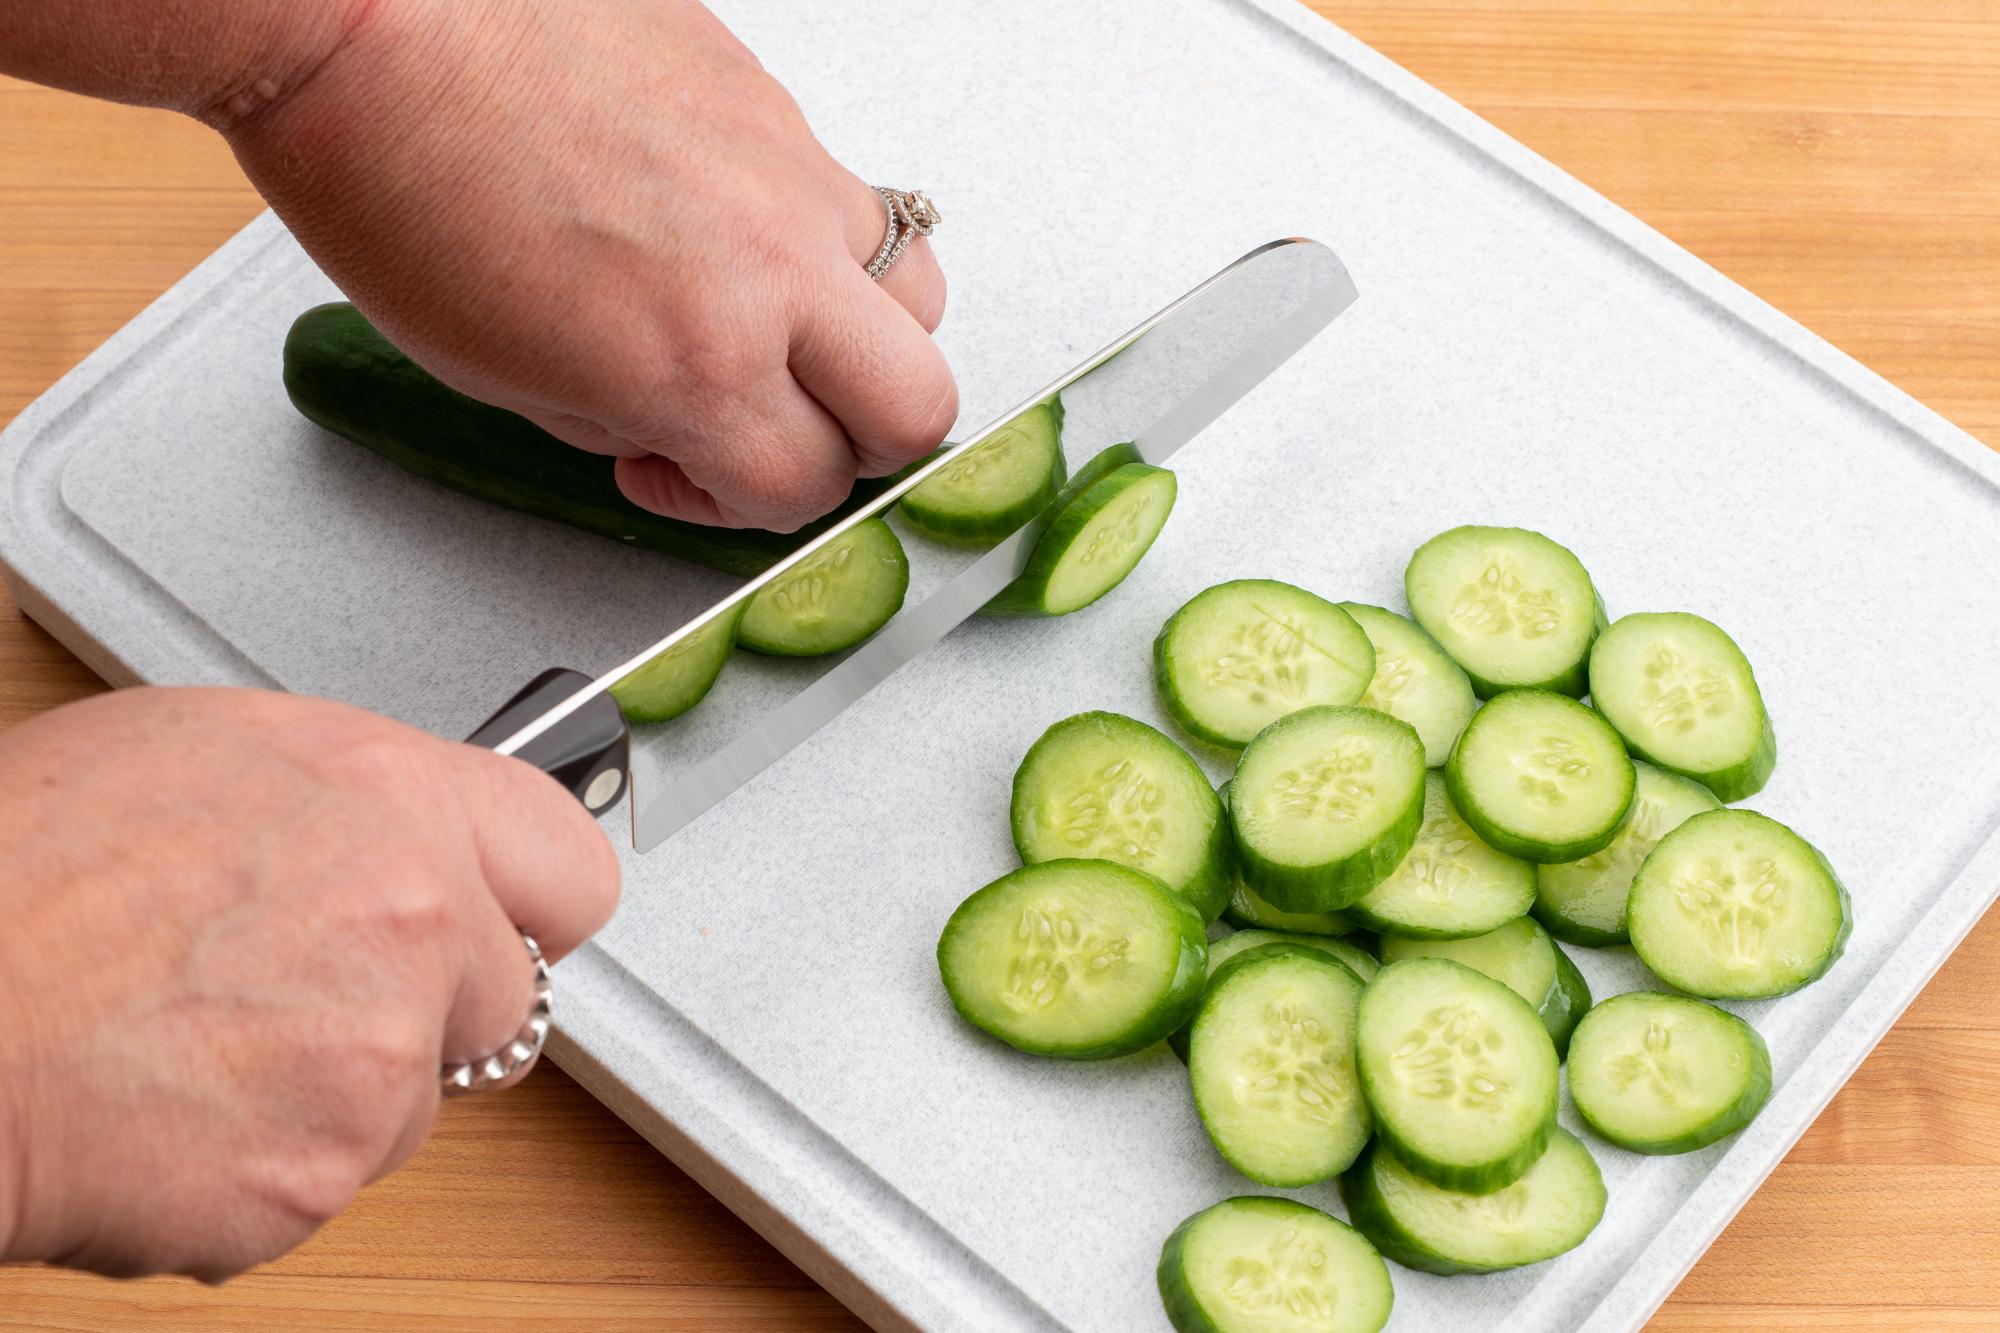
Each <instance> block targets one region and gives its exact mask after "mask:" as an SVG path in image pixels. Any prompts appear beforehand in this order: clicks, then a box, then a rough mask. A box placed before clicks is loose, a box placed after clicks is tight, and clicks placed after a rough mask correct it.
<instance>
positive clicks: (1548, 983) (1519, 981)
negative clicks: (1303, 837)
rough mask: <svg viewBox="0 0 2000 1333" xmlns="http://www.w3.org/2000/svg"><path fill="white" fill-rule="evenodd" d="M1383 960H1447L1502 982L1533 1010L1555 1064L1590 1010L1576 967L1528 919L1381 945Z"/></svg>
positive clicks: (1385, 940) (1386, 941)
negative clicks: (1453, 936) (1470, 933)
mask: <svg viewBox="0 0 2000 1333" xmlns="http://www.w3.org/2000/svg"><path fill="white" fill-rule="evenodd" d="M1381 947H1382V961H1383V962H1384V963H1399V962H1401V961H1403V960H1404V959H1405V958H1449V959H1450V960H1451V961H1453V962H1455V963H1463V964H1464V965H1465V966H1467V967H1469V968H1472V969H1473V970H1474V971H1476V972H1483V973H1485V974H1486V975H1487V976H1489V977H1492V978H1493V979H1494V980H1495V981H1498V982H1501V983H1503V984H1504V985H1506V986H1507V988H1508V989H1509V990H1512V991H1513V992H1514V993H1515V994H1516V995H1518V996H1520V997H1521V998H1522V999H1523V1000H1526V1001H1527V1002H1528V1003H1529V1004H1530V1005H1532V1006H1534V1009H1535V1013H1536V1016H1537V1017H1539V1018H1540V1019H1541V1020H1542V1026H1543V1028H1545V1029H1546V1030H1547V1031H1548V1034H1549V1040H1550V1041H1552V1042H1553V1043H1554V1044H1555V1048H1556V1056H1557V1058H1558V1059H1560V1058H1561V1057H1562V1054H1563V1052H1564V1050H1565V1049H1567V1047H1568V1045H1569V1039H1570V1034H1571V1032H1573V1031H1574V1030H1575V1028H1576V1025H1577V1021H1578V1020H1579V1019H1581V1018H1582V1017H1583V1014H1584V1011H1585V1010H1587V1009H1589V1008H1590V987H1589V985H1588V984H1587V983H1586V982H1585V981H1584V979H1583V974H1582V973H1581V972H1579V971H1577V970H1576V964H1575V963H1572V962H1571V961H1570V960H1569V956H1568V955H1567V954H1565V953H1564V952H1563V951H1562V950H1561V949H1560V948H1558V947H1557V946H1556V943H1555V941H1553V940H1551V939H1550V938H1549V936H1548V932H1547V931H1545V930H1543V929H1542V928H1541V926H1540V925H1538V924H1536V923H1535V922H1534V921H1533V920H1532V919H1530V918H1528V917H1517V918H1515V919H1514V920H1512V921H1509V922H1508V923H1507V924H1506V925H1504V926H1501V927H1499V928H1498V929H1496V930H1493V931H1489V932H1488V933H1487V934H1484V935H1477V936H1474V937H1472V938H1470V939H1459V940H1398V939H1391V938H1389V937H1387V936H1385V937H1383V940H1382V946H1381Z"/></svg>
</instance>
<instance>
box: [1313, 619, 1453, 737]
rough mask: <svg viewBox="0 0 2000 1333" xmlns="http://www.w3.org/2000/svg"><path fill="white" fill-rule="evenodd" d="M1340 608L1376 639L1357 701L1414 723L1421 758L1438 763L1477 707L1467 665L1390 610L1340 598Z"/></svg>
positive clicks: (1370, 636)
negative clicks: (1365, 682) (1365, 684)
mask: <svg viewBox="0 0 2000 1333" xmlns="http://www.w3.org/2000/svg"><path fill="white" fill-rule="evenodd" d="M1340 609H1341V610H1343V611H1345V612H1347V614H1348V615H1350V616H1353V617H1354V623H1355V624H1357V625H1359V626H1361V629H1362V632H1363V633H1365V634H1366V635H1367V636H1368V641H1369V642H1370V643H1372V644H1374V645H1375V675H1374V676H1373V677H1372V678H1371V679H1370V680H1369V682H1368V689H1367V692H1366V693H1364V694H1363V695H1362V696H1361V700H1360V702H1361V706H1362V707H1364V708H1377V709H1380V710H1381V711H1382V712H1384V713H1387V714H1388V715H1389V716H1390V717H1400V718H1402V719H1403V721H1405V722H1407V723H1409V724H1410V725H1411V726H1413V727H1415V728H1416V729H1417V735H1418V736H1419V737H1420V738H1421V739H1422V740H1423V743H1424V762H1426V763H1428V764H1429V765H1430V766H1431V767H1432V768H1437V767H1439V766H1440V765H1442V764H1443V763H1444V761H1445V756H1447V755H1449V754H1450V753H1451V747H1452V746H1453V745H1456V744H1457V743H1458V733H1459V732H1461V731H1464V730H1465V724H1466V723H1467V722H1470V721H1471V720H1472V710H1473V709H1475V708H1477V707H1479V699H1478V697H1477V696H1475V695H1474V694H1473V692H1472V682H1471V681H1470V680H1468V679H1467V678H1466V675H1465V668H1464V667H1461V666H1460V665H1459V664H1458V663H1456V662H1454V661H1452V660H1451V655H1450V654H1449V653H1447V652H1445V650H1444V649H1442V648H1440V647H1438V642H1437V640H1436V639H1433V638H1432V637H1431V636H1430V635H1428V634H1426V633H1424V632H1423V630H1422V629H1420V628H1419V627H1418V626H1417V625H1416V623H1415V622H1413V621H1410V620H1406V619H1404V618H1403V617H1402V616H1399V615H1397V614H1396V613H1395V612H1394V611H1385V610H1383V609H1382V608H1381V607H1379V606H1369V605H1368V604H1367V603H1366V602H1342V603H1341V604H1340Z"/></svg>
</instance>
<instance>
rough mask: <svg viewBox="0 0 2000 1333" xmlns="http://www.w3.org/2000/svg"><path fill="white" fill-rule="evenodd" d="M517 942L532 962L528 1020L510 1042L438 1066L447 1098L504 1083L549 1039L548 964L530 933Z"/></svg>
mask: <svg viewBox="0 0 2000 1333" xmlns="http://www.w3.org/2000/svg"><path fill="white" fill-rule="evenodd" d="M521 943H522V944H525V945H526V946H527V947H528V961H529V962H531V963H533V964H534V965H535V1000H534V1003H533V1004H532V1005H531V1006H530V1007H529V1009H528V1021H527V1022H525V1023H523V1024H521V1030H520V1031H519V1032H517V1033H515V1034H514V1039H513V1040H512V1041H510V1042H508V1043H507V1044H506V1045H505V1046H502V1047H501V1048H500V1049H499V1050H497V1051H495V1052H493V1054H491V1055H488V1056H485V1057H483V1058H481V1059H478V1060H468V1061H467V1062H465V1063H464V1064H458V1065H442V1066H440V1067H439V1069H438V1082H439V1083H440V1084H442V1085H443V1087H444V1095H445V1096H447V1097H463V1096H465V1095H466V1094H467V1093H472V1092H483V1091H484V1090H486V1089H487V1088H490V1087H492V1086H493V1085H494V1084H496V1083H502V1082H505V1081H506V1080H507V1079H509V1078H511V1077H512V1076H513V1075H514V1074H516V1073H518V1072H519V1071H521V1070H523V1069H526V1068H527V1067H528V1066H529V1065H531V1064H533V1063H535V1057H536V1056H538V1055H540V1054H541V1053H542V1044H543V1043H544V1042H546V1041H547V1040H548V1039H549V1010H550V1003H549V965H548V963H547V962H546V961H545V960H544V959H543V958H542V946H541V945H539V944H537V943H535V937H534V936H533V935H530V934H528V933H527V932H526V931H523V932H522V933H521Z"/></svg>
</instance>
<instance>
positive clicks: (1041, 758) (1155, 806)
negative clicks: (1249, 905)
mask: <svg viewBox="0 0 2000 1333" xmlns="http://www.w3.org/2000/svg"><path fill="white" fill-rule="evenodd" d="M1009 819H1010V821H1011V825H1012V828H1013V832H1014V847H1015V849H1016V850H1017V851H1019V852H1020V853H1021V859H1022V860H1023V861H1025V862H1027V863H1028V864H1030V865H1033V864H1034V863H1035V862H1037V861H1052V860H1056V859H1058V858H1063V857H1075V856H1083V857H1102V858H1103V859H1105V860H1109V861H1117V862H1119V863H1120V864H1123V865H1129V866H1132V867H1135V868H1136V869H1139V870H1143V871H1145V872H1146V873H1147V874H1149V875H1157V876H1159V878H1160V879H1162V880H1164V881H1165V882H1166V884H1167V886H1168V887H1169V888H1171V889H1173V890H1174V892H1176V893H1178V894H1180V895H1181V896H1182V897H1184V898H1186V899H1187V900H1188V902H1190V903H1192V904H1193V905H1194V908H1195V910H1196V911H1197V912H1199V913H1201V918H1202V920H1204V921H1213V920H1215V918H1216V917H1218V916H1220V915H1222V905H1223V904H1224V903H1226V902H1228V901H1229V887H1230V885H1231V884H1232V883H1233V882H1234V879H1235V876H1234V872H1233V870H1232V859H1231V854H1230V843H1229V826H1228V820H1227V818H1226V817H1225V815H1224V813H1223V809H1222V799H1221V798H1220V797H1219V796H1217V795H1216V792H1215V789H1214V788H1213V787H1210V786H1209V785H1208V775H1207V774H1206V773H1204V772H1202V771H1201V765H1199V764H1197V763H1195V761H1194V759H1193V758H1192V757H1190V756H1189V754H1188V752H1187V751H1186V750H1183V749H1181V747H1180V746H1178V745H1176V744H1175V743H1174V742H1173V740H1172V738H1171V737H1169V736H1167V735H1166V734H1165V733H1163V732H1160V731H1157V730H1155V729H1154V728H1152V727H1149V726H1147V725H1146V724H1145V723H1144V722H1139V721H1136V720H1134V719H1132V718H1129V717H1126V716H1124V715H1123V714H1120V713H1097V712H1092V713H1078V714H1076V715H1075V716H1073V717H1067V718H1064V719H1063V720H1062V721H1060V722H1058V723H1056V724H1055V725H1054V726H1052V727H1050V728H1049V729H1048V730H1047V731H1045V732H1043V733H1042V735H1041V738H1040V739H1039V740H1037V741H1036V742H1035V743H1034V744H1033V745H1032V746H1030V747H1028V753H1027V754H1026V755H1024V756H1022V758H1021V767H1020V768H1019V769H1018V770H1016V772H1015V774H1014V791H1013V800H1012V802H1011V804H1010V806H1009Z"/></svg>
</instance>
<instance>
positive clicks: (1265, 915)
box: [1222, 788, 1357, 935]
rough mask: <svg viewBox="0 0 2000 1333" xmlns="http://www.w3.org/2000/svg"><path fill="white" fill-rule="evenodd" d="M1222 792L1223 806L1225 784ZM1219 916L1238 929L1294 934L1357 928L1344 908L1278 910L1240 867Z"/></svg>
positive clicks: (1342, 932) (1343, 931) (1333, 932)
mask: <svg viewBox="0 0 2000 1333" xmlns="http://www.w3.org/2000/svg"><path fill="white" fill-rule="evenodd" d="M1224 793H1225V794H1224V795H1223V798H1222V799H1223V803H1224V805H1225V806H1226V805H1227V804H1228V801H1229V797H1228V795H1227V789H1226V788H1225V789H1224ZM1222 919H1223V920H1224V921H1227V922H1228V923H1229V924H1230V925H1232V926H1236V927H1238V928H1239V929H1242V930H1285V931H1290V932H1291V933H1293V934H1295V935H1348V934H1352V933H1353V932H1354V931H1355V930H1356V929H1357V927H1356V925H1355V924H1354V920H1353V918H1351V917H1349V916H1348V915H1347V913H1345V912H1281V911H1279V910H1278V909H1277V908H1275V907H1273V906H1271V904H1270V903H1268V902H1266V901H1264V899H1263V898H1262V897H1260V896H1258V893H1257V890H1255V889H1253V888H1251V887H1250V886H1249V885H1248V884H1245V883H1244V882H1243V875H1242V873H1241V872H1240V871H1239V872H1238V873H1237V875H1236V883H1235V885H1234V886H1233V887H1232V888H1231V889H1230V891H1229V902H1228V903H1227V904H1226V905H1225V906H1224V907H1223V909H1222Z"/></svg>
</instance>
